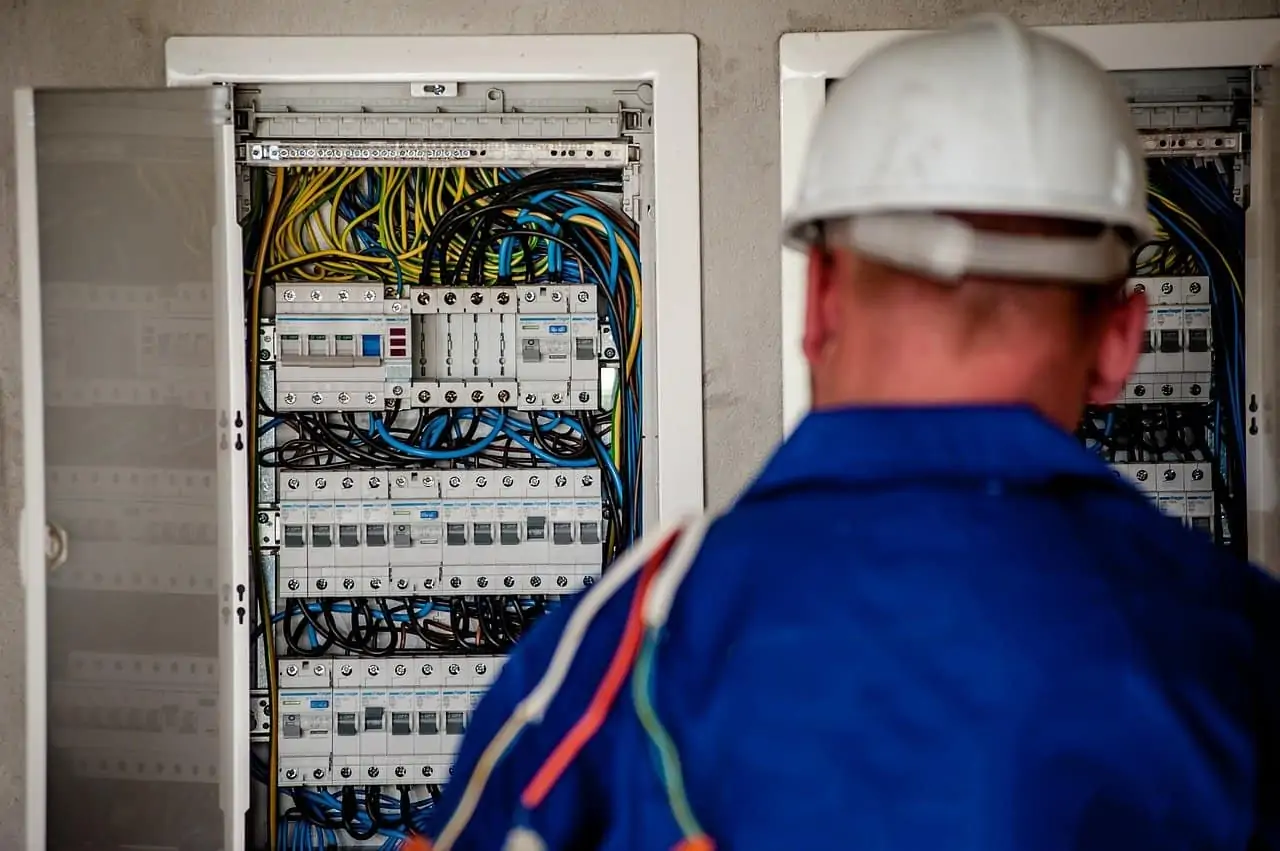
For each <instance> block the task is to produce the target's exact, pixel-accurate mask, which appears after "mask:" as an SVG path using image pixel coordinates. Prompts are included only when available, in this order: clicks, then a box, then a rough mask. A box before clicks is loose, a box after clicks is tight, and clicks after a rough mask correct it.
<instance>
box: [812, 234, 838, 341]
mask: <svg viewBox="0 0 1280 851" xmlns="http://www.w3.org/2000/svg"><path fill="white" fill-rule="evenodd" d="M835 260H836V258H835V257H834V255H832V253H831V252H830V250H828V249H827V248H826V247H825V246H823V245H822V244H821V242H815V244H814V245H813V246H812V247H810V249H809V277H808V283H807V285H806V287H805V307H804V356H805V359H806V360H807V361H808V362H809V365H810V366H813V365H814V364H815V363H817V362H818V361H819V360H821V359H822V356H823V353H824V352H825V351H826V349H827V346H828V345H829V344H830V342H831V340H832V337H833V332H834V329H835V324H836V317H835V313H836V312H837V308H836V305H835V298H834V295H835V279H836V275H835Z"/></svg>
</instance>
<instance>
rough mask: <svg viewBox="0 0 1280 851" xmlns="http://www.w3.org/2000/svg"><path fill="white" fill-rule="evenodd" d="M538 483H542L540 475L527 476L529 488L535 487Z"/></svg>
mask: <svg viewBox="0 0 1280 851" xmlns="http://www.w3.org/2000/svg"><path fill="white" fill-rule="evenodd" d="M540 484H542V477H541V476H530V477H529V487H531V488H536V487H537V486H538V485H540Z"/></svg>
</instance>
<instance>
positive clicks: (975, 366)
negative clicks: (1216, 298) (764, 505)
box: [804, 215, 1146, 427]
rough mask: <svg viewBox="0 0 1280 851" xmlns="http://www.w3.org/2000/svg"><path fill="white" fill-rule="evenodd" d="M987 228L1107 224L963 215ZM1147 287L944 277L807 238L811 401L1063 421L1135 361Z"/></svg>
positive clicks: (1035, 229)
mask: <svg viewBox="0 0 1280 851" xmlns="http://www.w3.org/2000/svg"><path fill="white" fill-rule="evenodd" d="M961 218H963V219H964V220H965V221H967V222H968V223H969V224H971V225H972V226H974V227H976V228H978V229H981V230H990V231H999V232H1003V233H1015V234H1027V235H1039V236H1092V235H1096V233H1097V232H1098V230H1099V227H1098V226H1096V225H1088V224H1083V223H1079V222H1062V221H1054V220H1044V219H1034V218H1028V217H1018V216H993V215H965V216H961ZM1145 322H1146V306H1145V302H1143V301H1142V297H1141V296H1140V295H1138V296H1131V295H1126V294H1125V293H1124V290H1123V281H1122V280H1118V281H1115V282H1113V283H1111V284H1103V285H1092V286H1089V287H1070V286H1065V285H1055V284H1054V283H1052V282H1044V281H1020V280H1002V279H991V278H980V277H967V278H963V279H961V280H960V281H958V282H941V281H936V280H933V279H931V278H928V277H924V276H922V275H917V274H915V273H911V272H905V271H902V270H900V269H897V268H894V267H892V266H888V265H885V264H883V263H880V262H877V261H875V260H873V259H871V258H868V257H865V256H863V255H861V254H859V253H857V252H856V251H853V250H850V249H847V248H842V247H840V246H833V245H825V244H822V243H819V244H817V245H815V246H814V247H813V248H812V249H811V253H810V261H809V288H808V305H807V309H806V318H805V342H804V346H805V355H806V357H807V359H808V361H809V365H810V374H811V380H812V398H813V404H814V407H817V408H823V407H838V406H842V405H849V404H921V405H927V404H982V403H1025V404H1030V405H1033V406H1034V407H1036V408H1038V409H1040V410H1041V411H1042V412H1043V413H1044V414H1046V415H1047V416H1049V417H1050V418H1052V419H1054V420H1056V421H1058V422H1060V423H1061V424H1063V425H1064V426H1067V427H1070V426H1073V425H1074V424H1075V422H1076V420H1077V419H1078V418H1079V416H1080V413H1081V409H1082V408H1083V406H1084V405H1085V404H1087V403H1090V402H1098V403H1103V402H1109V401H1111V400H1112V399H1114V398H1115V396H1116V395H1117V394H1118V393H1119V392H1120V391H1121V390H1122V389H1123V386H1124V382H1125V380H1126V378H1127V377H1128V374H1129V372H1130V371H1131V370H1132V368H1133V365H1134V363H1135V362H1136V360H1137V357H1138V353H1139V348H1140V344H1141V340H1142V335H1143V332H1144V329H1145Z"/></svg>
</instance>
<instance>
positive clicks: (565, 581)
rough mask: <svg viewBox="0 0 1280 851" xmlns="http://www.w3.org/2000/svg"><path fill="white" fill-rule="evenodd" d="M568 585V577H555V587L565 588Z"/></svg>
mask: <svg viewBox="0 0 1280 851" xmlns="http://www.w3.org/2000/svg"><path fill="white" fill-rule="evenodd" d="M568 584H569V579H568V577H566V576H557V577H556V585H558V586H559V587H561V588H564V587H565V586H566V585H568Z"/></svg>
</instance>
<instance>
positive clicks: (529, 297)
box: [524, 290, 538, 301]
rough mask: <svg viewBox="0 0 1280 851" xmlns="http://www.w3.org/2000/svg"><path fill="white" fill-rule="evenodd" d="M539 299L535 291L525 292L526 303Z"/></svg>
mask: <svg viewBox="0 0 1280 851" xmlns="http://www.w3.org/2000/svg"><path fill="white" fill-rule="evenodd" d="M537 297H538V295H537V293H535V292H534V291H533V290H525V294H524V300H525V301H533V300H534V299H536V298H537Z"/></svg>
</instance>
